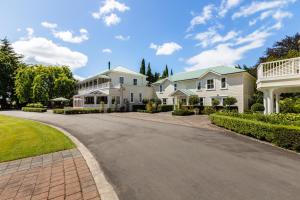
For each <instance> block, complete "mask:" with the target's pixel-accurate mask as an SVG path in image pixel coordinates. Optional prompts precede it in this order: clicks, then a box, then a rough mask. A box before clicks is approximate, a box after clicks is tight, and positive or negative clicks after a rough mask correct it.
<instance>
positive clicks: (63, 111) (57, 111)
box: [53, 109, 65, 114]
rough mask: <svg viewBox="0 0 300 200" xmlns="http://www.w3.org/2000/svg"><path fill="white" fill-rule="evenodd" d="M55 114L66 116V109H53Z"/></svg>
mask: <svg viewBox="0 0 300 200" xmlns="http://www.w3.org/2000/svg"><path fill="white" fill-rule="evenodd" d="M53 113H54V114H64V113H65V110H64V109H53Z"/></svg>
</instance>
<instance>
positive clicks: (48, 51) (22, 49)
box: [12, 32, 88, 69]
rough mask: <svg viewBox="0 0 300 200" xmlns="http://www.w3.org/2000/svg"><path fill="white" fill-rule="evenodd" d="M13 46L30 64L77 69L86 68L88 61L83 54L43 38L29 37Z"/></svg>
mask: <svg viewBox="0 0 300 200" xmlns="http://www.w3.org/2000/svg"><path fill="white" fill-rule="evenodd" d="M29 33H30V32H29ZM12 46H13V48H14V49H15V51H16V52H17V53H19V54H22V55H24V58H23V59H24V61H25V62H28V63H42V64H46V65H66V66H69V67H70V68H71V69H75V68H79V67H83V66H85V65H86V63H87V61H88V57H87V56H86V55H84V54H83V53H80V52H77V51H72V50H71V49H69V48H68V47H64V46H60V45H57V44H55V43H54V42H53V41H51V40H49V39H47V38H43V37H33V36H31V37H28V36H27V38H26V39H20V40H18V41H16V42H14V43H13V44H12Z"/></svg>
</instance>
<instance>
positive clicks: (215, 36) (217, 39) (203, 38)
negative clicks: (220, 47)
mask: <svg viewBox="0 0 300 200" xmlns="http://www.w3.org/2000/svg"><path fill="white" fill-rule="evenodd" d="M238 35H239V33H238V32H236V31H229V32H228V33H227V34H226V35H224V36H223V35H220V34H219V33H217V31H216V30H215V28H209V29H208V31H206V32H201V33H198V34H196V36H195V37H194V39H195V40H199V41H200V43H199V44H198V45H201V46H202V47H207V46H209V45H212V44H216V43H222V42H227V41H229V40H232V39H235V38H236V37H237V36H238Z"/></svg>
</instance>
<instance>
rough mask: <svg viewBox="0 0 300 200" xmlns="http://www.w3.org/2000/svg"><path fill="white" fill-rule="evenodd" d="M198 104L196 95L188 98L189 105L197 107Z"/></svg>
mask: <svg viewBox="0 0 300 200" xmlns="http://www.w3.org/2000/svg"><path fill="white" fill-rule="evenodd" d="M198 103H199V97H198V96H197V95H192V96H190V97H189V104H190V105H197V104H198Z"/></svg>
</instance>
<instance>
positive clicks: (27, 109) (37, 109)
mask: <svg viewBox="0 0 300 200" xmlns="http://www.w3.org/2000/svg"><path fill="white" fill-rule="evenodd" d="M22 111H24V112H47V108H33V107H23V108H22Z"/></svg>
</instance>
